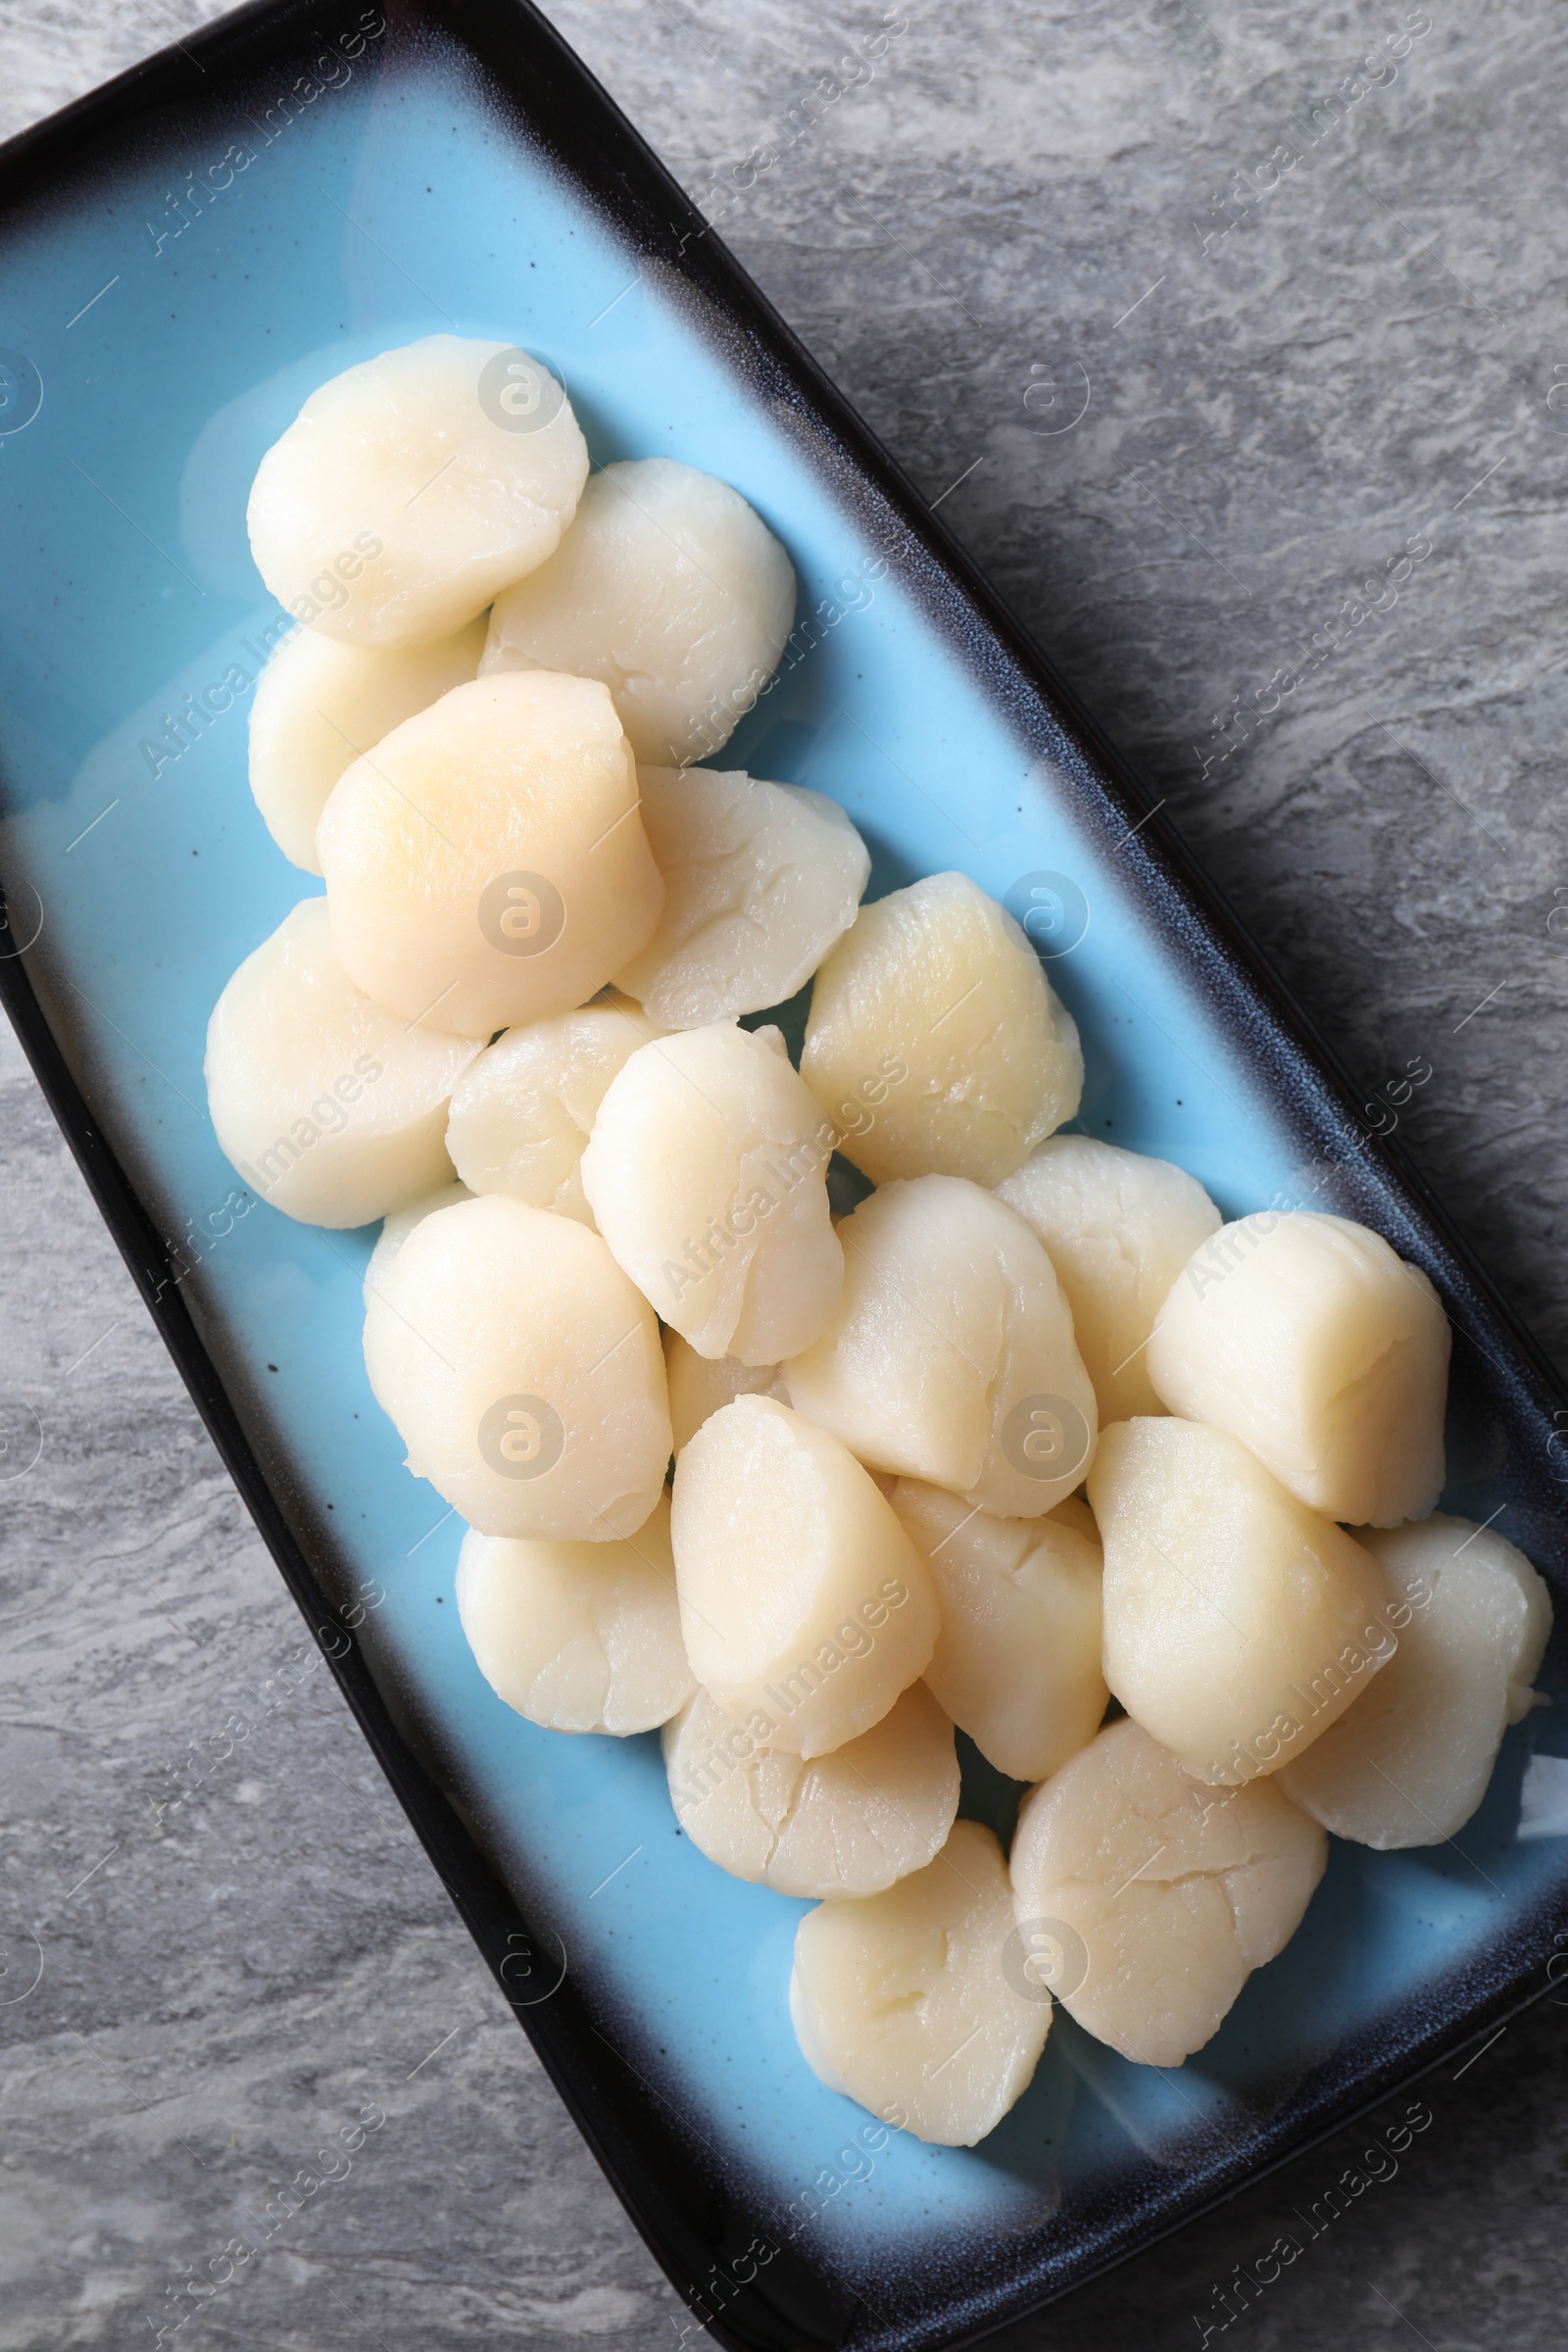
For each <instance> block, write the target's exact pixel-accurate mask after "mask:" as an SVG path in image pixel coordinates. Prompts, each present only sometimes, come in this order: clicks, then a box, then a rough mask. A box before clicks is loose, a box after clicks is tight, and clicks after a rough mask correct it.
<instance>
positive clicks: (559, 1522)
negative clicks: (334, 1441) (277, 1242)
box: [365, 1194, 670, 1544]
mask: <svg viewBox="0 0 1568 2352" xmlns="http://www.w3.org/2000/svg"><path fill="white" fill-rule="evenodd" d="M365 1362H366V1369H367V1371H368V1373H369V1376H370V1386H371V1388H372V1390H373V1391H374V1392H375V1397H376V1401H377V1403H378V1404H379V1405H380V1406H381V1408H382V1410H383V1411H384V1412H386V1413H388V1414H389V1415H390V1416H391V1418H392V1420H393V1422H394V1423H395V1424H396V1426H397V1430H398V1433H399V1435H400V1436H401V1438H402V1439H403V1442H404V1444H405V1445H406V1446H407V1447H408V1466H409V1468H410V1469H411V1470H412V1471H413V1472H414V1474H415V1476H416V1477H417V1478H427V1479H428V1480H429V1482H430V1484H431V1485H432V1486H433V1487H434V1488H435V1490H436V1492H437V1493H438V1494H439V1495H441V1496H442V1498H443V1500H445V1501H447V1502H450V1503H451V1504H452V1506H453V1508H454V1509H455V1510H456V1511H459V1512H460V1513H461V1514H462V1516H463V1517H464V1518H465V1519H466V1520H467V1521H468V1523H469V1525H470V1526H471V1527H475V1528H477V1529H478V1530H479V1532H480V1533H481V1534H482V1535H488V1536H526V1537H536V1538H551V1537H564V1538H567V1539H569V1540H571V1541H574V1542H575V1541H580V1542H584V1543H593V1544H599V1543H608V1542H610V1541H612V1540H613V1539H615V1538H624V1537H629V1536H632V1535H634V1534H635V1533H636V1531H637V1530H638V1528H640V1527H641V1526H642V1524H643V1522H644V1520H645V1519H646V1518H647V1517H648V1515H649V1513H650V1512H651V1511H652V1510H653V1508H654V1506H655V1504H656V1503H657V1502H658V1500H659V1496H660V1494H661V1491H662V1487H663V1483H664V1472H665V1469H666V1467H667V1466H668V1462H669V1451H670V1446H669V1406H668V1401H667V1398H666V1395H665V1389H664V1359H663V1355H662V1352H661V1349H660V1346H659V1326H658V1323H657V1322H656V1320H655V1317H654V1314H653V1310H652V1309H651V1308H650V1306H649V1305H648V1302H647V1300H646V1299H643V1298H642V1297H641V1295H640V1294H639V1293H638V1292H637V1291H636V1290H635V1289H634V1288H633V1286H632V1284H631V1283H629V1282H628V1281H627V1280H626V1277H625V1275H624V1274H622V1272H621V1271H620V1268H619V1267H618V1266H617V1265H616V1264H615V1261H614V1259H613V1257H612V1256H611V1254H610V1252H609V1250H607V1249H606V1248H605V1245H604V1243H603V1242H602V1241H601V1240H600V1238H599V1236H598V1235H597V1234H596V1233H590V1232H589V1231H588V1229H587V1227H586V1226H583V1225H578V1224H576V1223H574V1221H573V1220H572V1219H571V1218H570V1217H553V1216H551V1215H550V1214H549V1213H548V1211H546V1210H544V1209H541V1208H530V1207H529V1206H528V1205H527V1203H526V1202H524V1201H509V1200H507V1199H505V1198H504V1197H502V1196H501V1195H499V1194H492V1195H490V1196H489V1197H488V1198H487V1199H484V1200H478V1201H459V1203H458V1204H457V1206H456V1207H454V1208H443V1209H440V1210H438V1211H436V1212H435V1213H434V1214H433V1215H430V1216H427V1217H425V1218H424V1219H422V1221H421V1222H420V1223H419V1224H418V1225H417V1226H416V1228H415V1230H414V1231H413V1233H411V1234H410V1235H409V1237H408V1239H407V1240H406V1241H405V1242H404V1244H403V1247H402V1248H401V1250H399V1251H398V1253H397V1255H396V1257H395V1258H394V1259H393V1261H392V1263H391V1265H390V1266H389V1267H388V1269H387V1272H386V1275H385V1278H384V1280H383V1281H382V1282H381V1285H380V1287H379V1289H378V1290H376V1291H375V1292H374V1293H373V1294H372V1295H371V1297H370V1299H369V1302H368V1307H367V1309H366V1316H365Z"/></svg>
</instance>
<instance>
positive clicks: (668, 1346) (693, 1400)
mask: <svg viewBox="0 0 1568 2352" xmlns="http://www.w3.org/2000/svg"><path fill="white" fill-rule="evenodd" d="M664 1374H665V1377H666V1379H667V1380H668V1382H669V1426H670V1429H671V1431H672V1433H673V1435H674V1440H675V1451H676V1453H677V1454H679V1453H680V1451H681V1450H682V1448H683V1447H684V1446H686V1445H687V1443H688V1441H689V1440H690V1439H692V1438H694V1437H695V1436H696V1435H697V1432H698V1431H699V1430H700V1429H701V1428H702V1426H703V1423H704V1422H705V1421H707V1420H708V1419H710V1418H711V1415H712V1414H714V1413H716V1412H718V1411H719V1410H720V1408H721V1407H722V1406H724V1405H726V1404H733V1403H734V1401H735V1399H736V1397H777V1398H778V1400H779V1402H780V1403H781V1404H788V1402H789V1396H788V1393H787V1391H786V1390H785V1387H784V1380H783V1373H782V1368H781V1367H780V1366H779V1365H778V1364H743V1363H742V1362H741V1359H740V1357H739V1356H738V1355H699V1354H698V1352H697V1350H696V1348H694V1347H693V1346H692V1344H691V1342H690V1340H683V1339H682V1338H681V1336H680V1333H679V1332H678V1331H676V1330H675V1329H674V1327H673V1326H671V1327H670V1328H669V1329H668V1330H666V1331H665V1333H664Z"/></svg>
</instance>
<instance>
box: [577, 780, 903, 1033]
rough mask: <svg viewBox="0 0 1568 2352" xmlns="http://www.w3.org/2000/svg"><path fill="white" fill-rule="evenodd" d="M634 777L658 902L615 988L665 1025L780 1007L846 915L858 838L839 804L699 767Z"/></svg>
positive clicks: (856, 896) (860, 882) (858, 882)
mask: <svg viewBox="0 0 1568 2352" xmlns="http://www.w3.org/2000/svg"><path fill="white" fill-rule="evenodd" d="M638 774H639V779H640V781H641V785H642V796H643V797H642V807H643V823H644V826H645V827H646V829H647V833H648V839H649V841H650V842H651V844H652V845H653V852H654V858H655V860H656V862H657V864H658V866H659V870H660V872H661V873H662V875H663V877H664V911H663V913H662V915H661V916H660V918H659V928H658V930H657V931H656V932H655V933H654V936H653V938H652V939H651V940H650V941H649V943H648V945H647V947H646V948H644V950H643V952H642V954H641V955H640V956H637V957H636V958H635V960H634V961H633V962H631V963H629V964H627V965H626V966H625V967H624V969H623V970H622V971H621V972H620V974H619V979H620V984H621V986H622V987H623V988H625V989H628V990H629V991H630V992H631V994H632V995H633V996H634V997H636V998H637V999H638V1000H639V1001H640V1002H641V1003H642V1004H644V1005H647V1007H648V1009H649V1011H650V1012H652V1013H655V1014H657V1015H658V1017H659V1018H660V1019H661V1020H662V1021H663V1022H664V1023H665V1025H666V1026H667V1027H669V1028H671V1029H696V1028H700V1027H701V1026H702V1025H703V1023H704V1022H706V1021H719V1020H723V1019H724V1018H725V1016H726V1015H729V1014H734V1013H741V1012H760V1011H761V1010H762V1008H763V1006H764V1005H782V1004H783V1003H784V1002H785V1000H786V998H789V997H793V996H794V995H795V993H796V991H797V989H800V988H804V987H805V985H806V983H807V981H808V980H809V978H810V977H811V974H812V973H813V972H814V971H815V969H816V967H817V965H818V964H819V963H820V962H821V960H822V958H823V956H825V955H826V954H827V952H828V950H829V949H830V948H831V947H832V945H833V943H834V941H835V940H836V939H839V938H841V937H842V936H843V934H844V933H845V932H846V931H847V930H848V929H849V927H850V925H851V923H853V922H854V920H855V915H856V909H857V907H858V906H859V903H860V893H861V891H862V890H863V889H864V888H865V884H866V878H867V876H868V875H869V873H870V871H871V858H870V854H869V852H868V851H867V849H866V846H865V844H864V842H863V841H862V840H861V839H860V836H859V835H858V833H857V831H856V830H855V827H854V826H853V825H852V824H851V822H850V820H849V818H848V817H847V816H846V815H845V813H844V811H843V809H841V808H840V807H839V805H838V803H837V802H836V801H830V800H828V799H827V798H826V797H825V796H824V795H823V794H822V793H819V792H810V791H808V790H807V788H806V787H805V786H804V785H801V784H766V783H763V782H762V781H761V780H760V778H759V777H756V776H748V775H745V774H742V773H740V772H739V771H736V772H734V773H729V774H723V775H717V774H714V773H713V771H712V770H711V769H710V768H706V767H689V768H686V769H684V770H680V771H677V770H676V769H674V768H669V767H643V768H640V769H639V771H638Z"/></svg>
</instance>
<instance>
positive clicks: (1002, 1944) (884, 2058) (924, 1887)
mask: <svg viewBox="0 0 1568 2352" xmlns="http://www.w3.org/2000/svg"><path fill="white" fill-rule="evenodd" d="M1015 1942H1016V1930H1015V1927H1014V1922H1013V1913H1012V1902H1011V1898H1010V1891H1009V1887H1008V1883H1007V1866H1006V1864H1005V1862H1004V1860H1003V1858H1002V1848H1001V1846H1000V1845H999V1844H998V1843H997V1840H996V1838H995V1837H994V1836H993V1834H992V1832H991V1831H990V1830H987V1829H982V1828H981V1826H980V1824H979V1823H978V1822H974V1821H956V1822H955V1823H954V1825H953V1834H952V1836H951V1837H950V1838H949V1839H948V1842H947V1844H946V1846H945V1847H944V1848H943V1850H942V1852H941V1853H940V1854H939V1855H938V1856H937V1858H936V1860H935V1861H934V1862H932V1863H929V1864H928V1865H927V1867H926V1868H925V1869H924V1870H920V1871H916V1872H915V1873H914V1874H913V1875H912V1876H911V1877H909V1878H907V1879H901V1880H900V1881H899V1882H898V1884H897V1886H895V1887H889V1888H888V1889H887V1891H886V1893H883V1894H872V1895H862V1896H860V1897H858V1898H854V1897H850V1898H836V1899H833V1900H830V1901H828V1902H824V1903H822V1904H819V1905H818V1907H817V1909H816V1910H814V1911H809V1912H808V1913H807V1915H806V1917H805V1918H804V1919H803V1920H802V1922H801V1924H800V1926H799V1928H798V1929H797V1930H796V1932H795V1967H794V1970H793V1973H792V1974H791V1977H790V2020H791V2023H792V2024H793V2025H794V2028H795V2036H796V2039H797V2040H798V2041H799V2043H800V2045H801V2053H802V2055H803V2057H804V2058H805V2059H806V2062H807V2064H808V2065H809V2067H810V2069H811V2071H812V2073H813V2074H814V2075H816V2076H817V2078H818V2079H819V2080H820V2081H821V2082H825V2083H826V2084H827V2086H828V2088H829V2089H830V2090H837V2091H842V2092H843V2094H844V2095H845V2097H846V2098H851V2099H858V2101H859V2103H860V2105H861V2106H862V2107H866V2108H869V2109H870V2111H871V2113H872V2114H873V2115H874V2116H877V2117H879V2118H880V2119H881V2121H882V2122H884V2123H889V2124H894V2125H896V2126H897V2127H899V2128H900V2129H901V2130H904V2131H912V2132H913V2134H914V2136H915V2138H916V2139H923V2140H927V2141H929V2142H930V2143H931V2144H932V2145H934V2146H937V2147H950V2148H970V2147H973V2146H974V2144H975V2142H976V2141H977V2140H980V2139H984V2137H985V2136H986V2133H987V2132H988V2131H995V2130H996V2127H997V2125H998V2124H1000V2123H1001V2121H1002V2119H1003V2117H1004V2116H1005V2114H1006V2112H1007V2110H1008V2108H1009V2107H1011V2106H1013V2105H1014V2104H1015V2102H1016V2101H1017V2100H1018V2099H1019V2098H1020V2097H1021V2096H1022V2094H1023V2092H1024V2091H1025V2090H1027V2088H1028V2086H1029V2082H1030V2080H1031V2078H1032V2077H1033V2075H1034V2071H1035V2068H1036V2067H1037V2066H1038V2065H1039V2063H1040V2054H1041V2052H1042V2050H1043V2049H1044V2048H1045V2046H1046V2035H1047V2034H1049V2032H1050V2031H1051V2000H1050V1996H1049V1994H1046V1993H1044V1992H1042V1991H1040V1990H1039V1989H1038V1988H1037V1987H1035V1986H1032V1985H1028V1983H1027V1981H1026V1980H1025V1979H1024V1978H1023V1977H1022V1976H1021V1974H1020V1973H1019V1972H1018V1971H1017V1970H1016V1969H1013V1970H1009V1968H1008V1966H1007V1959H1008V1952H1009V1945H1010V1944H1014V1943H1015Z"/></svg>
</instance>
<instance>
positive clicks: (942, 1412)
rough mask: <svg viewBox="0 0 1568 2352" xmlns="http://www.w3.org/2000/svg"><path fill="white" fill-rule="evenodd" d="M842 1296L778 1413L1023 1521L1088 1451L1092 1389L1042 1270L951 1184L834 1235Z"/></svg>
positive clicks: (864, 1206)
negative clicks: (790, 1409) (787, 1404)
mask: <svg viewBox="0 0 1568 2352" xmlns="http://www.w3.org/2000/svg"><path fill="white" fill-rule="evenodd" d="M838 1234H839V1240H840V1242H841V1243H842V1245H843V1249H844V1298H843V1302H842V1304H841V1305H840V1308H839V1311H838V1313H837V1315H836V1316H835V1317H834V1319H833V1321H832V1322H831V1323H830V1324H829V1325H828V1327H827V1329H826V1330H825V1331H824V1332H823V1334H822V1336H821V1338H820V1339H819V1340H817V1341H816V1343H815V1344H814V1346H812V1347H810V1348H807V1349H806V1350H805V1352H804V1353H802V1354H800V1355H796V1356H792V1357H790V1358H789V1359H788V1361H787V1362H786V1363H785V1366H784V1378H785V1382H786V1384H787V1386H788V1388H789V1393H790V1401H791V1403H792V1404H793V1405H794V1406H795V1407H796V1409H797V1410H798V1411H800V1412H803V1413H805V1414H807V1415H808V1417H809V1419H810V1420H812V1421H818V1422H820V1423H821V1425H822V1427H823V1428H824V1429H831V1430H833V1431H834V1432H835V1433H836V1434H837V1436H839V1437H841V1438H842V1439H843V1441H844V1443H845V1445H846V1446H849V1447H850V1449H851V1451H852V1452H854V1453H857V1454H859V1455H860V1456H861V1457H862V1458H863V1459H864V1460H865V1461H867V1462H871V1463H874V1464H875V1465H876V1467H877V1468H878V1469H880V1470H895V1471H899V1472H901V1473H903V1474H904V1475H905V1476H906V1477H909V1478H920V1479H925V1480H927V1481H928V1482H929V1483H930V1484H931V1485H932V1486H938V1487H951V1488H952V1489H953V1490H954V1491H955V1493H956V1494H960V1495H965V1496H966V1497H967V1498H968V1500H969V1501H970V1502H971V1503H979V1504H981V1505H982V1506H983V1507H984V1508H985V1509H986V1510H988V1511H996V1512H999V1513H1001V1514H1002V1515H1003V1516H1004V1517H1006V1518H1016V1519H1034V1518H1038V1517H1040V1516H1041V1515H1042V1514H1043V1513H1044V1512H1046V1511H1049V1510H1050V1509H1051V1508H1052V1507H1053V1505H1054V1504H1055V1503H1058V1502H1061V1501H1062V1500H1064V1499H1065V1497H1066V1496H1067V1495H1070V1494H1071V1493H1072V1490H1073V1489H1074V1488H1075V1487H1076V1486H1078V1485H1079V1484H1080V1483H1081V1482H1082V1480H1083V1476H1084V1472H1085V1470H1086V1469H1087V1468H1088V1465H1089V1463H1090V1461H1091V1460H1092V1458H1093V1454H1094V1446H1095V1438H1096V1433H1097V1430H1098V1426H1099V1424H1098V1421H1097V1417H1096V1412H1095V1393H1094V1390H1093V1388H1092V1387H1091V1386H1090V1382H1089V1375H1088V1374H1087V1372H1086V1371H1085V1370H1084V1367H1083V1361H1082V1358H1081V1357H1080V1356H1079V1353H1078V1350H1077V1348H1076V1347H1075V1346H1074V1344H1073V1336H1072V1316H1071V1314H1070V1313H1069V1312H1068V1309H1067V1303H1066V1300H1065V1299H1063V1298H1062V1296H1061V1291H1060V1288H1059V1286H1058V1284H1057V1281H1056V1277H1055V1275H1054V1272H1053V1271H1052V1266H1051V1260H1050V1259H1049V1258H1048V1257H1047V1255H1046V1253H1045V1251H1044V1250H1042V1249H1041V1247H1040V1244H1039V1243H1038V1242H1037V1241H1036V1240H1035V1237H1034V1235H1033V1234H1032V1233H1031V1232H1030V1230H1029V1228H1028V1226H1027V1225H1026V1224H1025V1223H1024V1221H1023V1219H1022V1218H1021V1217H1020V1216H1019V1215H1018V1214H1017V1213H1016V1211H1015V1210H1013V1209H1010V1208H1008V1207H1007V1206H1006V1204H1005V1202H1004V1201H999V1200H998V1199H997V1197H996V1195H995V1194H994V1193H989V1192H986V1191H984V1190H983V1189H982V1188H981V1187H980V1186H979V1185H977V1184H969V1183H967V1182H965V1180H964V1179H963V1178H962V1177H959V1176H920V1177H916V1178H915V1179H913V1180H912V1181H911V1182H909V1183H907V1184H887V1185H884V1186H883V1187H882V1188H881V1190H880V1191H878V1192H875V1193H873V1194H871V1196H870V1198H869V1199H868V1200H865V1201H861V1202H860V1205H859V1207H858V1209H856V1211H855V1213H854V1215H853V1216H850V1217H847V1218H846V1219H845V1220H844V1221H843V1222H842V1223H841V1224H840V1226H839V1228H838Z"/></svg>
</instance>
